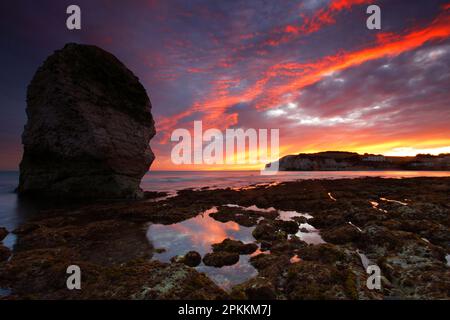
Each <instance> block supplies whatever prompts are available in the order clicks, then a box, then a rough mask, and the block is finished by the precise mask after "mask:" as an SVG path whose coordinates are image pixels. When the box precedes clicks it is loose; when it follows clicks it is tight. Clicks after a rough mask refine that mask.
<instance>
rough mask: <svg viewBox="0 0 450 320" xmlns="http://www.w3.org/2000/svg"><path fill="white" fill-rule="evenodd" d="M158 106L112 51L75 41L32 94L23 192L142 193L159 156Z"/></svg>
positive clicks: (40, 74) (42, 71) (45, 69)
mask: <svg viewBox="0 0 450 320" xmlns="http://www.w3.org/2000/svg"><path fill="white" fill-rule="evenodd" d="M150 110H151V104H150V100H149V98H148V96H147V93H146V91H145V89H144V87H143V86H142V85H141V84H140V82H139V80H138V78H137V77H136V76H134V74H133V73H132V72H131V71H130V70H128V69H127V68H126V67H125V66H124V65H123V64H122V63H121V62H120V61H119V60H118V59H117V58H116V57H114V56H113V55H112V54H110V53H108V52H106V51H104V50H102V49H100V48H98V47H95V46H89V45H79V44H74V43H70V44H67V45H66V46H64V48H62V49H61V50H57V51H56V52H55V53H54V54H52V55H51V56H50V57H48V58H47V59H46V61H45V62H44V63H43V65H42V66H41V67H40V68H39V69H38V71H37V72H36V74H35V75H34V77H33V80H32V81H31V83H30V85H29V86H28V92H27V110H26V112H27V116H28V122H27V124H26V126H25V129H24V132H23V135H22V143H23V145H24V154H23V158H22V162H21V164H20V181H19V186H18V192H19V193H20V194H22V195H28V196H34V197H48V198H58V199H59V198H65V199H67V198H70V199H72V198H76V199H88V198H91V199H95V200H97V199H111V198H136V197H142V190H141V189H140V188H139V184H140V181H141V178H142V177H143V175H144V174H145V173H146V172H147V171H148V169H149V167H150V165H151V163H152V161H153V160H154V155H153V152H152V150H151V149H150V147H149V141H150V139H151V138H152V137H153V136H154V135H155V128H154V122H153V118H152V115H151V113H150Z"/></svg>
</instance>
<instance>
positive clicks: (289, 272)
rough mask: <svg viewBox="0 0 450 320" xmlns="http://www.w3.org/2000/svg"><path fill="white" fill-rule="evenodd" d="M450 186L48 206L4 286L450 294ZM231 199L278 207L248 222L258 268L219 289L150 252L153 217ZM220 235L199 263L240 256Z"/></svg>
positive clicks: (93, 291)
mask: <svg viewBox="0 0 450 320" xmlns="http://www.w3.org/2000/svg"><path fill="white" fill-rule="evenodd" d="M330 192H331V193H332V195H333V197H334V198H335V199H336V201H334V200H332V199H330V197H329V196H328V193H330ZM449 194H450V178H408V179H381V178H361V179H339V180H302V181H298V182H286V183H281V184H278V185H276V186H272V187H269V188H266V187H255V188H252V189H247V190H240V191H237V190H232V189H221V190H209V189H205V190H199V191H194V190H182V191H180V192H179V193H178V195H177V196H175V197H173V198H170V199H166V200H161V201H148V200H142V201H123V202H116V203H106V204H93V205H86V206H79V207H77V208H72V209H59V210H54V209H50V210H47V211H43V212H41V214H40V215H39V216H38V217H37V218H34V220H31V221H29V222H28V223H26V224H24V225H22V226H21V227H20V228H18V229H17V230H15V231H14V232H15V233H16V234H17V236H18V239H17V244H16V246H15V250H14V254H13V256H12V257H11V259H10V260H9V261H7V262H3V263H0V287H2V288H10V289H11V290H12V294H13V296H12V297H15V298H38V299H42V298H62V299H75V298H77V299H88V298H100V299H101V298H121V299H122V298H123V299H162V298H173V299H178V298H180V297H182V298H186V297H192V298H199V299H217V298H224V297H233V298H238V299H257V298H261V299H263V298H264V299H272V298H276V299H385V298H390V299H392V298H397V299H448V297H449V291H450V268H449V266H448V265H447V261H446V256H447V255H448V253H449V252H450V246H449V239H448V235H449V231H450V220H449V217H450V205H449V203H448V195H449ZM374 202H376V203H377V205H374ZM399 202H401V203H399ZM230 203H233V204H236V205H239V206H241V207H245V208H248V207H251V206H255V205H256V206H257V207H258V208H271V207H273V208H276V210H275V211H274V212H275V216H274V215H273V211H270V212H272V213H271V216H259V217H258V219H257V220H255V221H253V222H252V224H253V223H254V224H253V226H252V227H253V228H254V230H253V231H254V232H253V233H254V236H255V237H254V238H255V243H258V244H259V245H260V246H261V250H264V251H263V252H262V253H261V252H258V251H256V252H254V253H253V254H252V256H251V257H250V259H249V262H250V264H251V265H252V266H253V267H254V268H256V269H257V271H258V274H257V275H256V276H255V277H253V278H251V279H249V280H247V281H244V282H243V283H241V284H239V285H237V286H235V287H234V288H232V290H230V291H229V292H225V291H223V290H222V289H220V288H219V287H218V286H217V285H216V284H215V283H214V282H212V281H211V280H209V279H208V278H207V276H205V275H204V274H201V273H199V272H198V271H196V270H195V269H193V268H191V267H189V266H186V265H185V264H182V263H177V262H174V263H170V264H168V263H161V262H158V261H155V259H154V257H153V251H154V249H153V248H152V245H151V244H150V243H148V241H147V239H146V238H145V231H146V226H147V224H148V223H159V224H172V223H177V222H180V221H184V220H186V219H189V218H192V217H194V216H196V215H198V214H199V213H200V212H204V211H205V210H207V209H210V208H211V207H213V206H216V207H217V208H221V207H222V206H223V207H224V210H228V208H227V207H226V205H228V204H230ZM238 209H239V210H238ZM280 210H283V211H284V212H294V211H295V212H297V213H308V214H309V215H311V216H312V217H313V218H305V217H299V216H296V217H293V218H292V219H288V220H289V221H294V222H295V224H296V225H297V227H296V228H297V229H300V230H301V228H307V229H308V230H311V229H310V228H309V227H307V226H305V225H302V224H305V223H308V224H310V225H312V226H314V227H315V228H317V229H319V230H320V234H321V235H322V236H323V238H324V239H325V240H326V241H327V243H322V244H310V243H308V242H307V238H302V237H303V235H302V234H301V232H298V233H294V229H295V227H294V225H293V224H291V223H289V224H284V223H280V222H279V221H281V219H280V217H281V214H280ZM218 211H219V212H220V211H221V210H220V209H219V210H218ZM238 211H239V214H233V215H229V216H227V219H230V220H229V221H234V222H236V223H239V222H238V221H235V220H239V221H241V222H242V221H243V220H242V216H241V214H242V215H244V214H245V213H246V211H249V210H240V208H231V210H230V211H229V212H238ZM249 215H250V216H251V215H252V213H251V212H250V214H249ZM216 218H217V217H216ZM227 221H228V220H227ZM288 225H289V226H288ZM291 228H292V229H291ZM256 230H258V231H256ZM305 234H307V235H309V234H310V233H305ZM224 240H226V239H222V240H219V242H216V244H217V246H216V249H215V250H212V251H213V252H210V253H207V254H206V255H205V256H204V257H203V262H204V263H205V265H215V266H221V265H229V264H231V263H233V262H234V261H236V262H237V261H238V260H239V253H237V252H236V251H239V250H238V249H235V248H238V247H239V248H240V247H241V246H242V245H245V244H244V243H242V245H241V244H240V243H239V242H238V241H234V239H229V240H228V241H224ZM246 242H247V241H246ZM224 248H227V250H229V251H231V252H228V251H225V250H223V249H224ZM231 248H232V249H231ZM233 250H236V251H234V252H233ZM360 254H364V255H365V257H367V259H368V260H369V263H370V264H374V265H377V266H378V267H379V268H380V271H381V288H380V289H372V290H370V289H369V288H368V287H367V285H366V281H367V279H368V276H369V274H368V273H367V272H366V265H365V263H366V262H363V260H362V258H361V256H360ZM208 260H209V261H208ZM207 262H208V263H207ZM234 263H235V262H234ZM71 264H77V265H80V267H81V268H82V270H85V271H84V272H85V274H86V277H87V278H86V279H88V280H87V281H86V283H85V288H89V290H82V291H81V292H74V291H68V290H67V289H65V280H66V273H65V271H66V268H67V266H68V265H71ZM58 275H60V276H58ZM75 291H76V290H75Z"/></svg>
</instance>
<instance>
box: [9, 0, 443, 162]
mask: <svg viewBox="0 0 450 320" xmlns="http://www.w3.org/2000/svg"><path fill="white" fill-rule="evenodd" d="M369 4H372V2H371V1H367V0H305V1H298V2H296V1H290V0H289V1H288V0H280V1H268V2H263V1H261V2H259V1H244V0H242V1H207V0H199V1H182V0H172V1H157V0H153V1H147V0H137V1H133V2H129V3H125V2H124V3H117V2H111V1H107V0H101V1H95V2H93V1H86V0H80V1H79V5H80V6H81V8H82V11H83V12H84V20H83V21H84V22H83V29H82V30H81V31H80V32H69V31H67V30H65V28H64V25H63V24H62V25H60V20H59V19H56V18H55V17H57V16H59V15H60V12H63V13H64V12H65V8H64V4H62V3H61V4H60V3H58V4H55V3H54V2H53V1H42V2H40V4H39V5H37V4H36V3H35V2H33V1H26V0H23V1H21V2H20V4H16V5H12V4H11V5H9V8H6V5H5V4H1V8H0V9H2V12H9V15H8V16H7V17H6V18H5V19H4V20H3V21H2V25H1V31H0V32H2V39H4V40H3V41H4V42H5V44H6V43H7V44H8V50H2V52H1V55H2V59H1V60H0V61H2V63H3V64H4V66H3V71H4V73H3V76H2V78H1V82H2V91H0V99H1V101H2V104H1V108H2V116H3V119H2V120H1V121H2V123H1V126H0V128H2V129H0V130H2V131H0V148H1V150H2V151H5V150H6V155H5V157H3V158H2V160H1V161H2V162H1V163H0V166H2V167H8V168H14V167H16V166H17V163H18V159H19V158H20V154H19V151H18V150H20V144H19V143H20V142H19V137H20V132H21V129H22V126H23V123H24V121H25V115H24V112H23V110H24V108H25V90H26V85H27V83H28V82H29V80H30V78H31V75H32V73H33V71H34V70H35V69H36V68H37V66H38V65H39V63H40V62H41V61H42V60H43V59H44V57H45V56H47V55H48V54H49V53H50V52H52V51H53V50H54V49H57V48H58V47H62V45H63V44H64V43H65V42H70V41H76V42H87V43H93V44H97V45H99V46H102V47H104V48H105V49H106V50H109V51H111V52H113V53H114V54H116V55H117V56H118V58H119V59H121V60H122V61H124V62H125V63H126V64H127V66H129V67H130V68H131V69H132V70H133V72H135V73H136V74H137V75H138V76H139V78H140V79H141V81H142V82H143V84H144V85H145V87H146V88H147V89H148V92H149V95H150V97H151V100H152V104H153V113H154V115H155V118H156V126H157V130H158V134H157V136H156V137H155V139H154V141H152V148H153V149H154V150H155V152H156V155H157V160H156V162H155V164H154V168H156V169H174V168H175V169H200V168H199V167H174V165H173V164H172V163H171V161H170V151H171V147H172V146H173V143H171V142H170V140H169V137H170V134H171V133H172V131H173V130H174V129H176V128H186V129H189V130H191V129H192V127H193V121H194V120H202V121H203V126H204V129H207V128H212V127H214V128H218V129H220V130H222V131H224V130H225V129H226V128H233V127H243V128H268V129H270V128H279V129H280V130H281V137H280V141H281V144H282V146H281V152H282V154H287V153H296V152H308V151H321V150H330V149H336V150H348V151H359V152H366V151H367V152H377V153H386V154H401V153H404V154H410V153H413V152H415V151H427V152H441V151H443V150H447V149H446V148H448V147H449V146H450V138H449V137H450V129H449V128H448V123H449V121H450V108H449V104H448V101H450V100H449V98H450V94H449V93H448V84H449V83H450V81H449V80H450V79H449V77H450V38H449V36H450V12H449V11H450V9H449V8H450V7H449V3H448V1H444V0H418V1H388V0H385V1H378V2H377V4H378V5H379V6H380V7H381V9H382V19H383V20H382V30H381V31H376V30H375V31H374V30H367V28H366V26H365V21H366V18H367V15H366V7H367V5H369ZM6 30H8V33H7V34H6V32H7V31H6ZM37 30H39V32H37ZM4 33H5V34H4ZM5 74H9V75H10V76H9V77H5V76H4V75H5ZM205 168H206V167H205ZM207 168H209V169H211V168H210V167H207ZM213 168H214V167H213ZM217 168H219V167H217Z"/></svg>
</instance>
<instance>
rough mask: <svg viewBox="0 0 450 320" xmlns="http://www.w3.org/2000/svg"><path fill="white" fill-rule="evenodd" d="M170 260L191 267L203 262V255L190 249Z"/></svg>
mask: <svg viewBox="0 0 450 320" xmlns="http://www.w3.org/2000/svg"><path fill="white" fill-rule="evenodd" d="M170 261H171V262H176V263H184V264H185V265H187V266H189V267H196V266H198V265H199V264H200V263H201V262H202V256H201V255H200V253H198V252H197V251H189V252H188V253H186V254H185V255H184V256H176V257H173V258H172V259H170Z"/></svg>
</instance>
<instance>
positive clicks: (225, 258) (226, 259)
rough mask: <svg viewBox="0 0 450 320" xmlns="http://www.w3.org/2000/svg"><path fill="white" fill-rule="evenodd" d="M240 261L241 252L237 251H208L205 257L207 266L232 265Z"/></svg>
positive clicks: (204, 260) (204, 261)
mask: <svg viewBox="0 0 450 320" xmlns="http://www.w3.org/2000/svg"><path fill="white" fill-rule="evenodd" d="M238 261H239V253H235V252H226V251H220V252H213V253H207V254H205V256H204V257H203V263H204V264H205V265H207V266H211V267H216V268H221V267H223V266H232V265H233V264H236V263H237V262H238Z"/></svg>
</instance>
